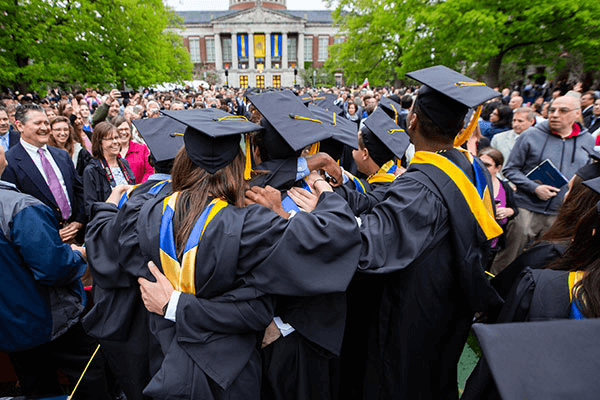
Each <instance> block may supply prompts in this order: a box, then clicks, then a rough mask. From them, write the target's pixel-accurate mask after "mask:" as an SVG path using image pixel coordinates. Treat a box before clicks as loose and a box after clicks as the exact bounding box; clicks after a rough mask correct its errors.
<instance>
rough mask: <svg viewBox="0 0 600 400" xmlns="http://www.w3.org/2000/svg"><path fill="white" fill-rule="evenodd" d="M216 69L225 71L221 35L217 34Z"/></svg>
mask: <svg viewBox="0 0 600 400" xmlns="http://www.w3.org/2000/svg"><path fill="white" fill-rule="evenodd" d="M215 69H216V70H217V71H219V70H222V69H223V50H222V49H221V35H220V34H218V33H215Z"/></svg>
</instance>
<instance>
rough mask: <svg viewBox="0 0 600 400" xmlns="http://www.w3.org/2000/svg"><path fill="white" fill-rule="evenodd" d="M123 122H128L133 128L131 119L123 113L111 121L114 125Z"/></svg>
mask: <svg viewBox="0 0 600 400" xmlns="http://www.w3.org/2000/svg"><path fill="white" fill-rule="evenodd" d="M123 122H127V125H129V129H131V124H130V123H129V121H128V120H127V118H125V117H124V116H122V115H117V116H116V117H115V119H113V120H112V121H111V122H110V123H111V124H113V125H114V126H116V127H118V126H119V125H121V124H122V123H123Z"/></svg>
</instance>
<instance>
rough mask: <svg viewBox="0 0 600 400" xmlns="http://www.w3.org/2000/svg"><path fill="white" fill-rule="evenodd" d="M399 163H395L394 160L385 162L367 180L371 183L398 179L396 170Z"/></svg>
mask: <svg viewBox="0 0 600 400" xmlns="http://www.w3.org/2000/svg"><path fill="white" fill-rule="evenodd" d="M397 168H398V167H397V165H396V164H395V163H394V160H390V161H388V162H386V163H385V164H383V165H382V166H381V168H379V170H378V171H377V172H376V173H374V174H372V175H369V177H368V178H367V182H369V183H380V182H393V181H394V179H396V175H394V172H395V171H396V169H397Z"/></svg>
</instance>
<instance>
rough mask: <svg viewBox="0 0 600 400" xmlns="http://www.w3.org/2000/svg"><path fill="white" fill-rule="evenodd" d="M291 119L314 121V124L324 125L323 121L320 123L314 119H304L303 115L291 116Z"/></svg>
mask: <svg viewBox="0 0 600 400" xmlns="http://www.w3.org/2000/svg"><path fill="white" fill-rule="evenodd" d="M290 118H292V119H299V120H302V121H312V122H318V123H320V124H322V123H323V122H322V121H319V120H318V119H314V118H307V117H303V116H301V115H294V114H290Z"/></svg>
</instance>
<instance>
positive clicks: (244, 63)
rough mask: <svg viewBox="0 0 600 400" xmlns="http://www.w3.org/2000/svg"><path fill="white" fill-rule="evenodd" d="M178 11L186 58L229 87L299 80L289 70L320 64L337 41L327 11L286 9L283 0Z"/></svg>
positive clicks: (244, 0)
mask: <svg viewBox="0 0 600 400" xmlns="http://www.w3.org/2000/svg"><path fill="white" fill-rule="evenodd" d="M178 14H179V15H180V16H181V17H182V18H183V20H184V22H183V30H181V31H180V32H179V33H180V34H181V35H182V36H183V37H184V43H185V46H186V47H187V49H188V50H189V52H190V57H191V60H192V62H193V63H194V64H199V65H202V66H203V68H205V69H211V70H215V71H216V72H217V74H218V76H219V79H220V82H221V83H222V84H224V83H227V84H228V85H229V86H232V87H280V86H284V87H285V86H292V85H294V84H295V83H297V84H299V85H303V84H304V82H302V78H301V77H300V74H295V73H294V71H295V70H300V69H303V68H308V67H309V66H311V65H312V66H314V67H321V66H323V63H324V62H325V60H326V59H327V57H328V56H329V46H330V45H332V44H333V43H335V42H336V40H341V39H340V38H339V37H337V36H336V34H337V31H338V28H337V27H336V26H334V25H333V20H332V17H331V11H328V10H323V11H321V10H318V11H303V10H302V11H295V10H288V9H287V6H286V0H268V1H267V0H262V1H261V0H229V10H225V11H179V12H178Z"/></svg>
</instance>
